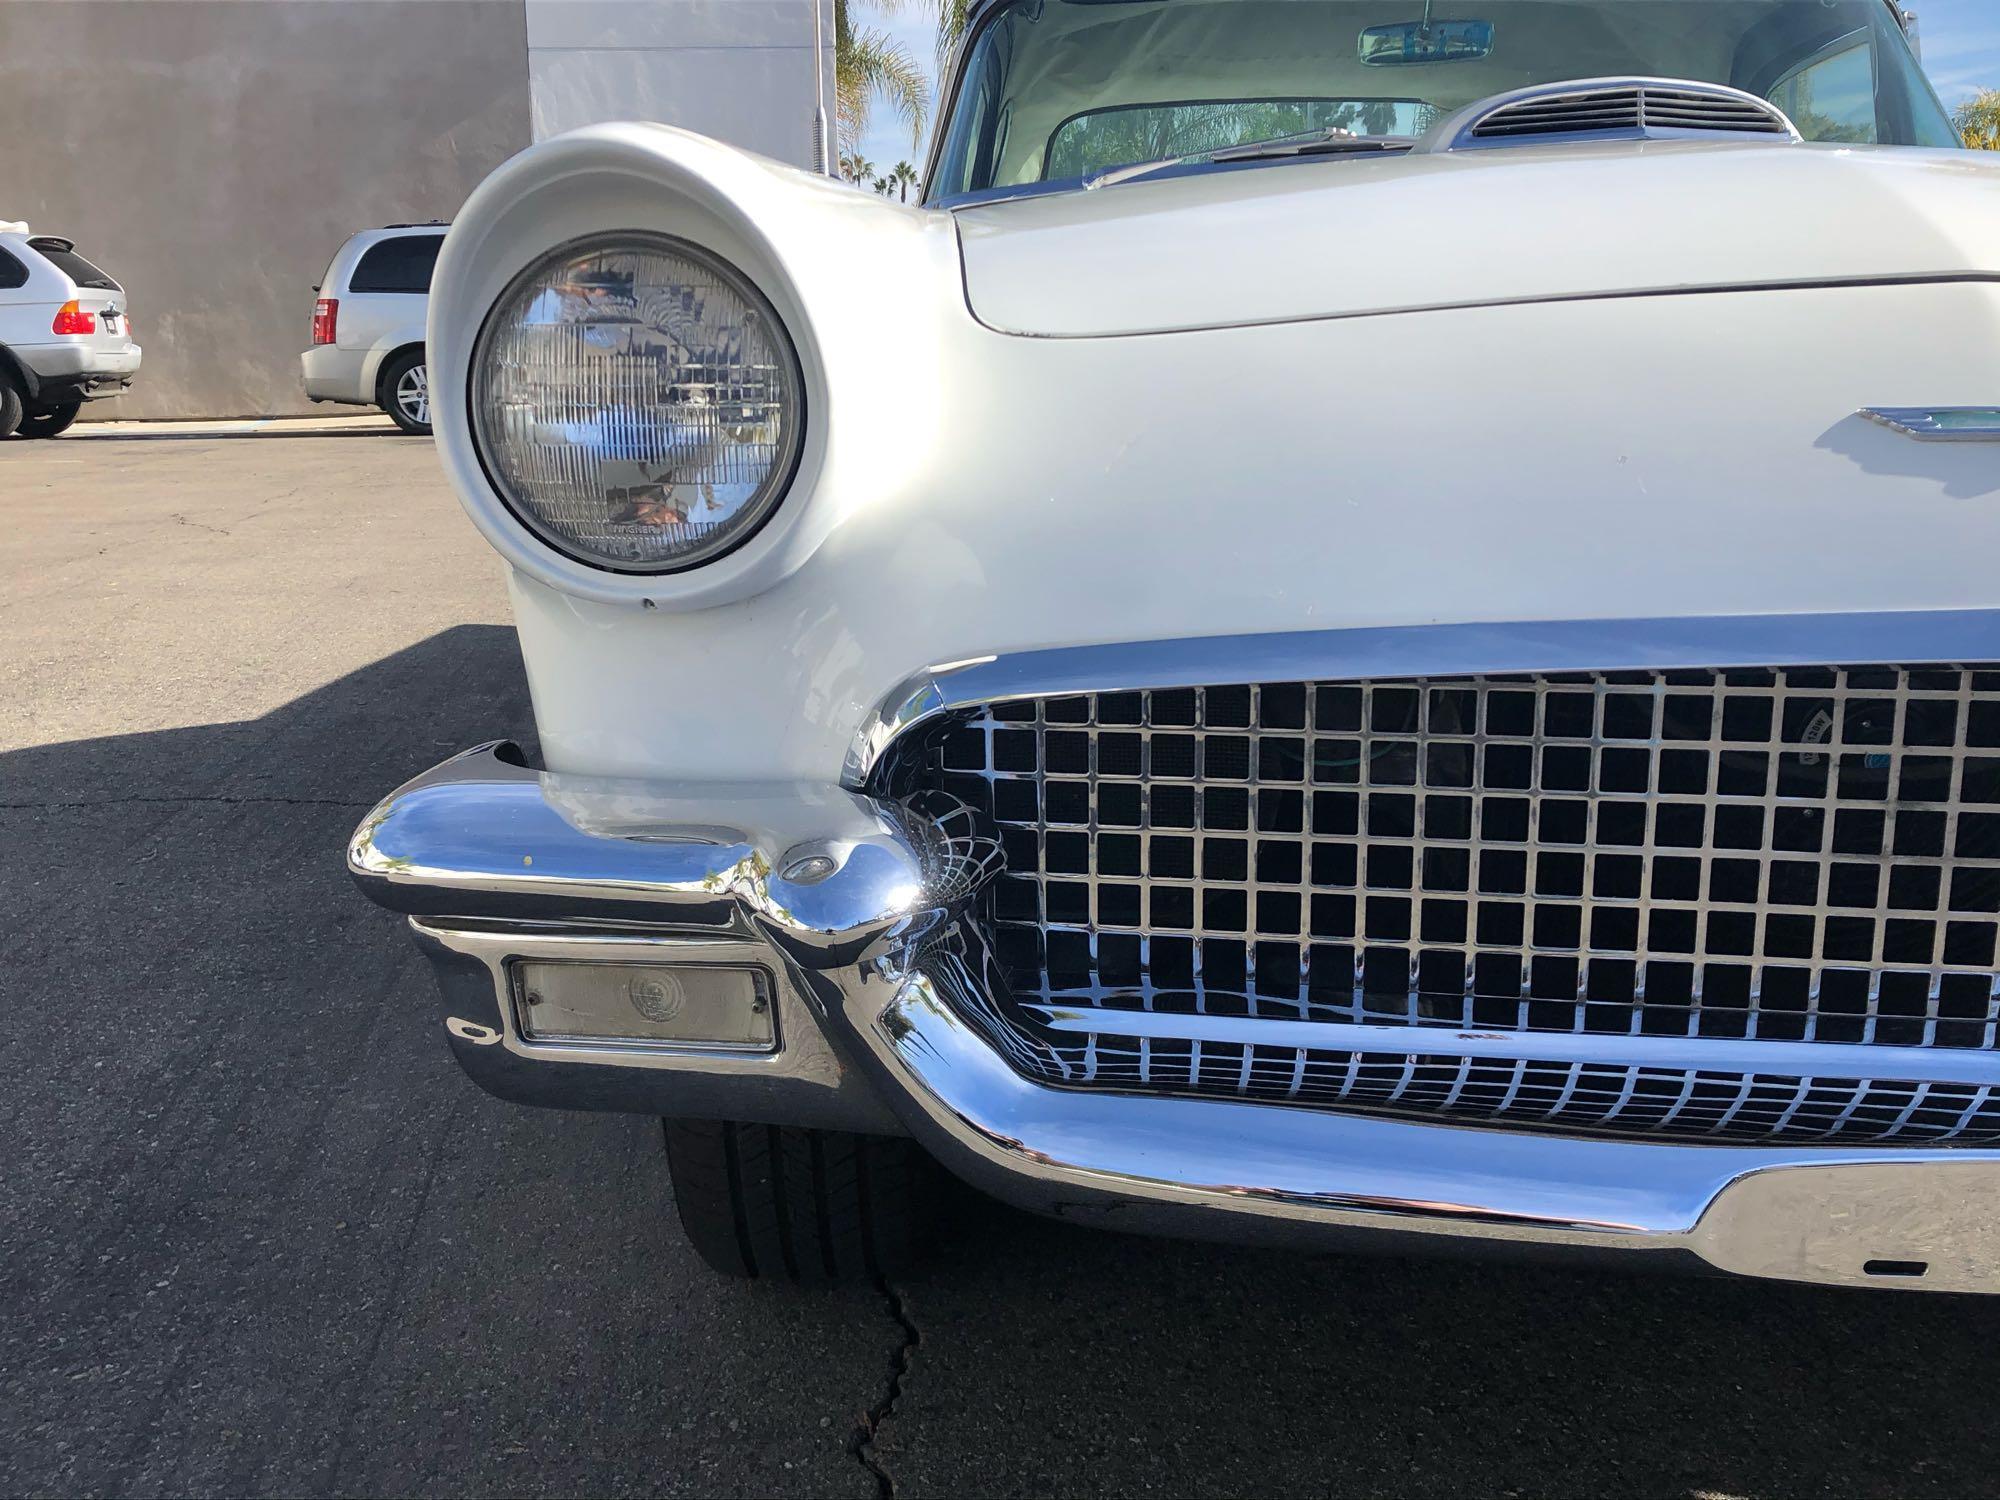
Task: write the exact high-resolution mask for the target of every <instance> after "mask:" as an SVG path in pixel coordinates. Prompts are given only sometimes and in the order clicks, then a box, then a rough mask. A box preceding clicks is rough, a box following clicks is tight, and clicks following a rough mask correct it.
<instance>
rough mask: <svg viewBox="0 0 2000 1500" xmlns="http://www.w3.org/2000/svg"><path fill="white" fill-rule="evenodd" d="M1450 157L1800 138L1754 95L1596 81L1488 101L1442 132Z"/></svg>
mask: <svg viewBox="0 0 2000 1500" xmlns="http://www.w3.org/2000/svg"><path fill="white" fill-rule="evenodd" d="M1439 135H1440V136H1441V137H1442V139H1443V141H1444V143H1445V149H1446V150H1449V151H1463V150H1467V149H1469V148H1478V147H1491V146H1506V145H1511V144H1514V143H1516V142H1548V141H1552V140H1602V139H1613V140H1649V139H1667V140H1672V139H1684V138H1689V137H1695V138H1700V137H1708V136H1716V135H1748V136H1762V137H1765V138H1766V139H1777V140H1792V141H1796V140H1798V139H1799V133H1798V131H1797V129H1796V128H1794V126H1793V125H1792V122H1791V121H1790V120H1788V119H1787V118H1786V117H1785V113H1784V111H1783V110H1781V109H1779V108H1778V107H1777V106H1776V105H1774V104H1771V103H1769V102H1768V101H1766V100H1763V99H1759V98H1758V97H1757V96H1756V95H1755V94H1746V93H1744V92H1743V91H1742V90H1741V89H1732V88H1727V87H1724V86H1723V85H1721V84H1714V83H1695V82H1681V81H1678V80H1673V79H1643V78H1621V79H1591V80H1587V81H1584V82H1580V83H1563V84H1549V85H1544V86H1541V87H1537V88H1533V89H1523V90H1520V91H1518V92H1516V93H1511V94H1502V95H1500V96H1498V97H1497V98H1493V99H1487V100H1483V101H1482V102H1480V103H1478V104H1475V105H1473V106H1472V107H1471V108H1470V109H1467V110H1465V111H1464V112H1463V113H1461V114H1459V115H1458V116H1456V117H1455V118H1454V119H1452V120H1450V121H1448V122H1446V125H1445V127H1444V128H1443V129H1442V130H1441V131H1440V132H1439Z"/></svg>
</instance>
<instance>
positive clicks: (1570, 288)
mask: <svg viewBox="0 0 2000 1500" xmlns="http://www.w3.org/2000/svg"><path fill="white" fill-rule="evenodd" d="M956 217H957V223H958V231H959V240H960V246H961V253H962V255H963V257H964V267H965V286H966V296H967V299H968V302H969V304H970V306H971V309H972V312H973V315H974V316H975V317H977V318H978V319H979V320H980V321H981V322H982V323H984V324H986V325H987V326H988V327H990V328H992V329H995V330H997V331H999V332H1002V333H1010V334H1021V335H1027V336H1033V337H1043V338H1094V337H1106V336H1112V335H1119V334H1146V333H1166V332H1173V331H1179V330H1189V329H1198V328H1224V327H1239V326H1245V325H1252V324H1260V323H1280V322H1290V321H1298V320H1308V319H1321V318H1341V317H1359V316H1368V315H1371V314H1380V313H1389V312H1407V311H1418V310H1422V309H1429V308H1442V307H1468V306H1486V305H1492V304H1498V303H1508V302H1532V301H1540V300H1568V299H1576V298H1588V297H1606V296H1620V295H1633V294H1641V293H1656V292H1669V291H1693V290H1702V289H1708V288H1722V287H1748V286H1773V285H1780V286H1782V285H1791V284H1801V285H1826V284H1833V283H1852V282H1867V281H1877V280H1902V279H1914V280H1938V279H1953V278H1967V277H1988V276H1995V277H2000V156H1995V157H1988V156H1987V155H1986V154H1985V153H1980V152H1971V151H1919V150H1910V149H1904V148H1881V149H1877V148H1865V147H1863V148H1855V147H1834V146H1815V145H1795V144H1787V145H1767V144H1754V145H1753V144H1736V143H1733V142H1732V143H1727V144H1712V143H1693V142H1659V141H1653V142H1629V143H1608V144H1599V145H1591V146H1573V147H1523V148H1516V149H1511V150H1491V151H1478V152H1462V153H1448V154H1437V155H1408V156H1397V157H1388V158H1374V157H1371V158H1366V159H1359V160H1357V159H1354V158H1329V159H1324V160H1312V161H1299V162H1290V163H1284V164H1280V165H1272V166H1266V167H1258V168H1239V169H1232V170H1222V171H1211V172H1202V173H1197V174H1193V175H1185V176H1175V177H1169V178H1156V179H1153V180H1150V181H1129V182H1125V183H1119V184H1115V185H1112V186H1108V187H1104V188H1099V189H1094V190H1091V191H1073V192H1066V193H1056V194H1049V195H1044V196H1035V197H1024V198H1014V199H1005V200H999V201H989V202H986V203H981V204H975V205H970V206H967V207H964V208H961V209H959V210H958V212H957V216H956Z"/></svg>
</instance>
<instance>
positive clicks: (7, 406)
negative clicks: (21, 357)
mask: <svg viewBox="0 0 2000 1500" xmlns="http://www.w3.org/2000/svg"><path fill="white" fill-rule="evenodd" d="M20 425H21V393H20V392H19V391H18V390H16V389H15V388H14V382H13V381H11V380H9V379H8V378H7V377H6V376H5V375H0V438H4V437H11V436H12V435H13V432H14V429H15V428H16V427H18V426H20Z"/></svg>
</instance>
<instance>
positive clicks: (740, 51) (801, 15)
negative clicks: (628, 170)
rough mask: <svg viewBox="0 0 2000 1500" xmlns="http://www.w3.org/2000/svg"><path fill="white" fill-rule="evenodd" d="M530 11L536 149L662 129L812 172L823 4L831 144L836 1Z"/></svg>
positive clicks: (597, 2) (625, 2)
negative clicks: (626, 128)
mask: <svg viewBox="0 0 2000 1500" xmlns="http://www.w3.org/2000/svg"><path fill="white" fill-rule="evenodd" d="M526 3H527V9H528V77H529V82H530V88H531V93H532V97H533V101H534V127H535V139H536V140H543V139H546V138H547V137H548V136H551V135H556V134H559V133H560V132H562V131H565V130H574V129H576V128H577V127H578V126H580V125H591V124H595V123H597V122H599V121H603V120H659V121H662V122H664V123H666V124H669V125H681V126H684V127H686V128H687V129H689V130H698V131H700V132H701V133H702V134H703V135H712V136H715V137H716V138H717V139H719V140H725V141H729V142H731V143H732V144H734V145H738V146H742V147H744V148H745V149H747V150H751V151H757V152H761V153H762V154H764V155H766V156H774V157H776V158H777V159H778V160H780V161H788V162H791V163H793V164H794V165H796V166H801V167H807V166H811V165H812V123H813V107H814V92H813V73H812V56H813V7H814V5H815V4H817V5H818V6H819V8H820V21H821V28H820V37H821V44H822V46H823V48H824V51H823V52H822V54H821V58H820V69H821V77H822V80H823V83H824V87H825V90H826V110H827V134H828V138H829V141H830V140H831V138H832V133H833V0H526ZM831 149H832V147H831V146H829V150H831Z"/></svg>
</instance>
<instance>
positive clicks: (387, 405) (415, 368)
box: [376, 349, 431, 437]
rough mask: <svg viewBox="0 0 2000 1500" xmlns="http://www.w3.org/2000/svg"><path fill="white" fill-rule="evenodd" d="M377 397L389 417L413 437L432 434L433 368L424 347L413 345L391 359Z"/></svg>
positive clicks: (383, 373) (384, 372)
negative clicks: (429, 363) (428, 363)
mask: <svg viewBox="0 0 2000 1500" xmlns="http://www.w3.org/2000/svg"><path fill="white" fill-rule="evenodd" d="M376 397H377V400H378V401H379V403H380V405H381V407H382V410H384V411H386V412H387V413H388V414H389V420H390V421H392V422H394V423H395V424H396V425H397V426H398V427H400V428H402V429H403V431H405V432H407V433H409V434H410V435H411V436H412V437H429V436H430V435H431V382H430V369H429V367H428V366H427V365H426V364H425V363H424V351H423V350H421V349H412V350H409V351H408V352H407V353H404V354H399V355H397V356H396V357H395V358H394V359H392V360H390V361H389V363H388V365H387V366H386V367H385V368H384V369H383V371H382V378H381V380H380V381H379V382H378V385H377V390H376Z"/></svg>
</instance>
